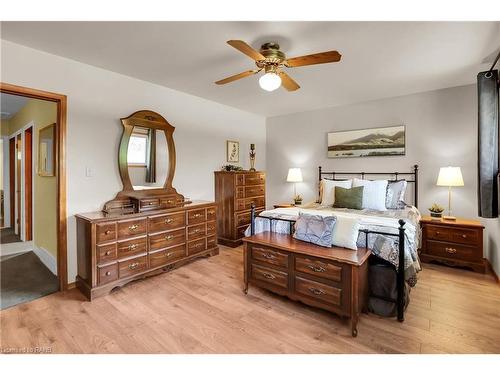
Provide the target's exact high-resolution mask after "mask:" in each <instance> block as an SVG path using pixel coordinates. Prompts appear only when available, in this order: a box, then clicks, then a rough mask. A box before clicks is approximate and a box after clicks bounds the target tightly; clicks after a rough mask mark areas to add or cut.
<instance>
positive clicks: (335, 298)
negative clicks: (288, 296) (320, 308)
mask: <svg viewBox="0 0 500 375" xmlns="http://www.w3.org/2000/svg"><path fill="white" fill-rule="evenodd" d="M295 292H296V293H297V294H300V295H303V296H306V297H308V298H312V299H316V300H319V301H321V302H323V303H327V304H330V305H336V306H340V305H341V303H342V289H339V288H336V287H334V286H331V285H326V284H323V283H318V282H316V281H312V280H308V279H305V278H302V277H298V276H296V277H295Z"/></svg>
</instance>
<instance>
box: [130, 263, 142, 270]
mask: <svg viewBox="0 0 500 375" xmlns="http://www.w3.org/2000/svg"><path fill="white" fill-rule="evenodd" d="M137 267H139V263H138V262H135V263H132V264H129V265H128V268H129V269H131V270H135V269H136V268H137Z"/></svg>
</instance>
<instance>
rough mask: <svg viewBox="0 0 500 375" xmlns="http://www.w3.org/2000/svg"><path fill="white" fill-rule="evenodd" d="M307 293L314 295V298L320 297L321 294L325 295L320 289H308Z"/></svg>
mask: <svg viewBox="0 0 500 375" xmlns="http://www.w3.org/2000/svg"><path fill="white" fill-rule="evenodd" d="M309 291H310V292H311V293H312V294H314V295H316V296H320V295H323V294H326V293H325V291H324V290H322V289H316V288H309Z"/></svg>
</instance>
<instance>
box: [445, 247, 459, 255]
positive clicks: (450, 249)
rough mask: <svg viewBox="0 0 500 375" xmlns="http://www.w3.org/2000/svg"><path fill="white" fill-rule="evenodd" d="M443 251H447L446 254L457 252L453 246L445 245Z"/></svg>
mask: <svg viewBox="0 0 500 375" xmlns="http://www.w3.org/2000/svg"><path fill="white" fill-rule="evenodd" d="M445 251H446V252H447V253H448V254H455V253H456V252H457V249H455V248H453V247H446V248H445Z"/></svg>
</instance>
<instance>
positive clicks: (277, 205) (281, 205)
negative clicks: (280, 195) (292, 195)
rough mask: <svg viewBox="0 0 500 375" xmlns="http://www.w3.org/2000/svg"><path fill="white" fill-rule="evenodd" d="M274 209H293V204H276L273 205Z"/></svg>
mask: <svg viewBox="0 0 500 375" xmlns="http://www.w3.org/2000/svg"><path fill="white" fill-rule="evenodd" d="M273 207H274V208H290V207H295V205H294V204H293V203H278V204H273Z"/></svg>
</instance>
